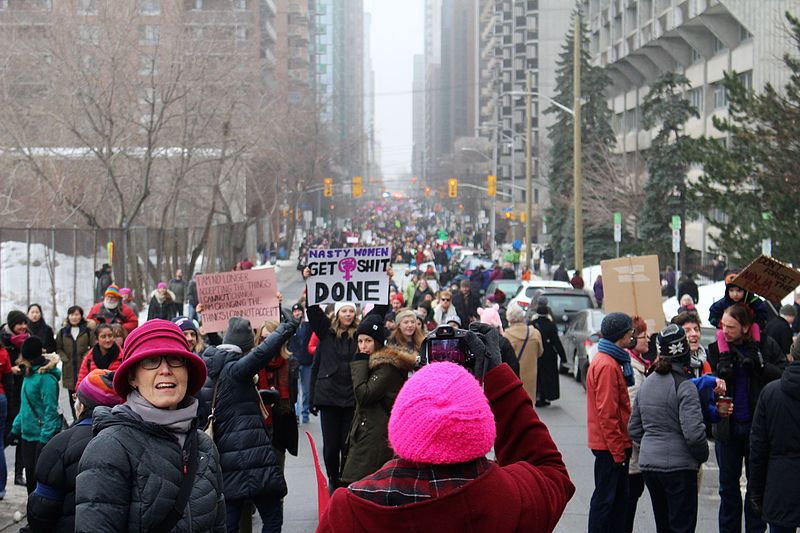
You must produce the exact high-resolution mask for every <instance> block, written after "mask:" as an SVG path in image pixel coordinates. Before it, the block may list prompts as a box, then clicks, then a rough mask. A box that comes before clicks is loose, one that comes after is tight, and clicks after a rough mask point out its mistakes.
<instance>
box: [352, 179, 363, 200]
mask: <svg viewBox="0 0 800 533" xmlns="http://www.w3.org/2000/svg"><path fill="white" fill-rule="evenodd" d="M362 194H363V189H362V188H361V176H354V177H353V198H361V195H362Z"/></svg>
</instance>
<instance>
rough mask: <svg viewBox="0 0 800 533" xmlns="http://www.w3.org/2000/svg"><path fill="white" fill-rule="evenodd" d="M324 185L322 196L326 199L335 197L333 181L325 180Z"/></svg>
mask: <svg viewBox="0 0 800 533" xmlns="http://www.w3.org/2000/svg"><path fill="white" fill-rule="evenodd" d="M322 184H323V187H322V194H323V195H324V196H325V198H330V197H331V196H333V179H332V178H325V179H324V180H323V182H322Z"/></svg>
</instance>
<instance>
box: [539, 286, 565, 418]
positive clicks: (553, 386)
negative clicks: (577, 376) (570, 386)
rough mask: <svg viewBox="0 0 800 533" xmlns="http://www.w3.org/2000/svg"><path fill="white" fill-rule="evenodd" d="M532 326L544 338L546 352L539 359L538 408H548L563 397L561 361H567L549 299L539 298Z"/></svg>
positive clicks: (543, 343)
mask: <svg viewBox="0 0 800 533" xmlns="http://www.w3.org/2000/svg"><path fill="white" fill-rule="evenodd" d="M531 324H532V325H533V327H535V328H536V330H537V331H538V332H539V334H540V335H541V336H542V345H543V346H544V352H543V353H542V356H541V357H540V358H539V370H538V373H537V375H536V394H537V397H536V407H547V406H548V405H550V402H551V401H553V400H558V399H559V398H560V397H561V388H560V387H561V384H560V383H559V381H558V375H559V367H560V366H561V363H560V361H566V360H567V354H566V353H565V352H564V345H563V344H561V338H560V337H559V336H558V328H557V327H556V324H555V322H554V321H553V313H552V312H551V311H550V307H549V306H548V301H547V298H545V297H544V296H541V297H539V299H538V300H537V302H536V312H535V313H534V314H533V315H532V317H531Z"/></svg>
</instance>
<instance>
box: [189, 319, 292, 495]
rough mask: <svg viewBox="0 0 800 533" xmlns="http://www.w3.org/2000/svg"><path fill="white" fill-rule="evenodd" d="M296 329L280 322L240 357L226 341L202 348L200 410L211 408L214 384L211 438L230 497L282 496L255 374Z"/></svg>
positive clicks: (283, 488) (281, 479)
mask: <svg viewBox="0 0 800 533" xmlns="http://www.w3.org/2000/svg"><path fill="white" fill-rule="evenodd" d="M294 331H295V325H293V324H292V323H287V322H284V323H281V324H280V325H279V326H278V329H276V330H275V331H274V332H273V333H272V334H270V336H269V337H267V338H266V339H264V341H263V342H262V343H261V344H260V345H258V346H257V347H256V348H255V349H254V350H252V351H251V352H250V353H248V354H247V355H244V356H243V355H242V353H241V350H240V349H239V348H238V347H237V346H233V345H230V344H221V345H220V346H216V347H214V346H210V347H208V348H206V350H205V351H204V352H203V359H205V361H206V365H207V366H208V380H207V381H206V384H205V385H204V387H203V391H201V404H203V405H202V407H201V409H200V412H201V413H204V414H205V413H208V412H210V410H211V409H210V406H211V402H212V398H213V391H214V386H215V385H216V387H217V402H216V412H215V417H216V422H215V423H214V441H215V442H216V445H217V449H218V450H219V456H220V465H221V466H222V477H223V480H224V484H225V490H224V492H225V498H226V499H228V500H240V499H243V498H254V497H256V496H263V495H266V496H276V497H279V498H282V497H284V496H286V493H287V488H286V480H285V479H284V477H283V472H281V469H280V468H279V466H278V459H277V457H276V455H275V452H274V450H273V448H272V443H271V442H270V438H269V435H268V434H267V428H266V425H265V423H264V418H263V416H262V415H261V408H260V406H259V402H258V390H257V389H256V387H255V385H254V383H253V376H254V375H255V374H256V373H257V372H258V371H259V370H261V369H262V368H264V367H265V366H266V365H267V363H268V362H269V361H270V360H272V359H273V358H274V357H276V356H279V355H280V348H281V346H283V344H284V343H285V342H286V341H288V340H289V338H290V337H291V336H292V335H294ZM200 416H202V415H200ZM206 416H207V415H206ZM204 423H205V422H204Z"/></svg>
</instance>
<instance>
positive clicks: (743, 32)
mask: <svg viewBox="0 0 800 533" xmlns="http://www.w3.org/2000/svg"><path fill="white" fill-rule="evenodd" d="M752 38H753V34H752V33H750V32H749V31H747V28H745V27H744V26H739V39H740V40H742V41H746V40H747V39H752Z"/></svg>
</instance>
